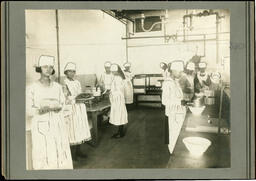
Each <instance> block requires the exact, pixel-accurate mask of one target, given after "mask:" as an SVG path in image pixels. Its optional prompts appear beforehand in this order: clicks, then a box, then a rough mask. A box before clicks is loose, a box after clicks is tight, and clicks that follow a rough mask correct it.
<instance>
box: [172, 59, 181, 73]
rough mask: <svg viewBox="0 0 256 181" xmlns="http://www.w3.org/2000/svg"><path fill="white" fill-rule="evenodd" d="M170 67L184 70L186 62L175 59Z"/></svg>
mask: <svg viewBox="0 0 256 181" xmlns="http://www.w3.org/2000/svg"><path fill="white" fill-rule="evenodd" d="M170 69H171V70H179V71H183V70H184V62H183V61H182V60H175V61H173V62H171V65H170Z"/></svg>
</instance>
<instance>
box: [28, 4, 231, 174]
mask: <svg viewBox="0 0 256 181" xmlns="http://www.w3.org/2000/svg"><path fill="white" fill-rule="evenodd" d="M25 24H26V26H25V32H26V34H25V38H26V49H25V51H26V52H25V54H26V119H25V120H26V135H24V136H25V137H26V169H27V170H55V169H110V168H111V169H112V168H114V169H123V168H125V169H129V168H131V169H142V168H155V169H158V168H168V169H175V168H191V169H194V168H196V169H198V168H230V167H231V145H230V142H231V140H230V137H231V132H232V130H231V124H232V123H231V122H230V101H231V97H230V46H231V42H230V12H229V10H227V9H118V10H117V9H116V10H102V9H79V10H77V9H47V10H39V9H26V10H25ZM232 75H233V74H232Z"/></svg>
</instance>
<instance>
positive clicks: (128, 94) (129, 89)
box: [124, 72, 133, 104]
mask: <svg viewBox="0 0 256 181" xmlns="http://www.w3.org/2000/svg"><path fill="white" fill-rule="evenodd" d="M124 74H125V78H126V79H125V89H124V90H125V91H124V96H125V103H126V104H132V103H133V85H132V74H131V73H130V72H124Z"/></svg>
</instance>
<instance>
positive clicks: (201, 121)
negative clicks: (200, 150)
mask: <svg viewBox="0 0 256 181" xmlns="http://www.w3.org/2000/svg"><path fill="white" fill-rule="evenodd" d="M208 114H209V109H208V108H206V109H205V110H204V112H203V113H202V115H200V116H194V115H192V113H191V112H190V111H189V110H187V114H186V119H185V120H184V124H183V126H182V129H181V132H180V135H179V138H178V140H177V143H176V146H175V149H174V152H173V154H172V155H170V157H169V162H168V164H167V168H229V167H230V134H229V133H225V132H222V133H218V119H216V118H209V117H208V116H207V115H208ZM216 117H217V115H216ZM209 120H211V121H210V122H209ZM194 136H195V137H202V138H206V139H208V140H210V141H211V146H210V147H209V148H208V149H207V150H206V152H205V153H204V154H203V155H202V156H200V157H195V156H193V155H191V154H190V152H189V151H188V149H187V148H186V146H185V144H184V143H183V139H184V138H186V137H194Z"/></svg>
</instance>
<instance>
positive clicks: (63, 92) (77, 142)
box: [26, 55, 133, 170]
mask: <svg viewBox="0 0 256 181" xmlns="http://www.w3.org/2000/svg"><path fill="white" fill-rule="evenodd" d="M54 64H55V62H54V57H53V56H48V55H42V56H40V58H39V60H38V64H37V66H36V68H35V71H36V72H38V73H40V79H39V80H38V81H36V82H34V83H33V84H32V85H30V86H29V87H28V88H27V90H26V91H27V94H26V96H27V100H26V113H27V127H28V130H30V131H31V145H32V146H31V157H32V158H31V160H32V165H31V168H30V169H34V170H42V169H73V161H72V160H77V157H78V156H79V157H86V154H84V153H83V152H82V151H81V144H83V143H84V142H86V141H89V140H91V133H90V127H89V123H88V118H87V111H86V106H85V104H83V103H77V102H76V101H75V98H76V96H77V95H79V94H80V93H81V92H82V89H81V84H80V82H79V81H78V80H76V79H75V78H74V77H75V74H76V64H75V63H73V62H69V63H67V64H66V66H65V68H64V74H65V75H66V78H65V80H64V83H63V84H62V85H61V84H59V83H57V82H55V81H53V80H52V79H51V77H52V75H53V74H55V70H54ZM126 66H127V65H126ZM105 67H109V70H110V71H108V72H107V71H106V74H108V75H107V76H105V79H104V80H105V81H104V82H105V83H106V84H104V86H105V89H106V90H107V91H108V92H109V98H110V102H111V110H110V120H109V122H110V123H111V124H113V125H116V126H118V131H117V133H115V134H114V135H113V136H112V137H113V138H121V137H124V135H125V132H124V125H125V124H127V123H128V116H127V110H126V103H127V104H129V103H132V102H133V97H132V96H131V95H133V93H131V92H129V89H132V87H131V83H130V81H131V80H130V79H129V80H128V78H130V77H128V76H127V77H126V76H125V73H124V72H123V71H122V70H121V68H120V66H119V65H117V64H108V63H106V64H105ZM109 73H111V74H109ZM130 91H131V90H130ZM127 92H129V93H127ZM72 158H73V159H72Z"/></svg>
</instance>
